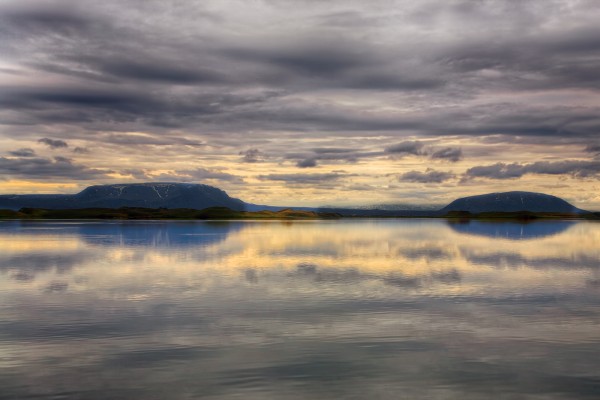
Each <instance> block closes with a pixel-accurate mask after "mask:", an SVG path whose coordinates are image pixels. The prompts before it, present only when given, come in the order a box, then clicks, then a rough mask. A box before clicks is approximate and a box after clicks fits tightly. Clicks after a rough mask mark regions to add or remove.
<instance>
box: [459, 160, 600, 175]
mask: <svg viewBox="0 0 600 400" xmlns="http://www.w3.org/2000/svg"><path fill="white" fill-rule="evenodd" d="M526 174H545V175H571V176H573V177H576V178H589V177H598V176H599V175H600V161H579V160H566V161H554V162H550V161H538V162H535V163H530V164H520V163H510V164H507V163H496V164H492V165H484V166H477V167H472V168H469V169H468V170H467V171H466V173H465V178H489V179H515V178H520V177H522V176H523V175H526Z"/></svg>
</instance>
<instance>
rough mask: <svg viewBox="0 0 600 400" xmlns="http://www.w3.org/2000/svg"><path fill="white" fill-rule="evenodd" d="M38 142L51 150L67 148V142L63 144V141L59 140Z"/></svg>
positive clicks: (44, 139)
mask: <svg viewBox="0 0 600 400" xmlns="http://www.w3.org/2000/svg"><path fill="white" fill-rule="evenodd" d="M38 142H40V143H43V144H45V145H47V146H48V147H50V148H52V149H60V148H65V147H69V145H68V144H67V142H65V141H64V140H60V139H49V138H42V139H40V140H38Z"/></svg>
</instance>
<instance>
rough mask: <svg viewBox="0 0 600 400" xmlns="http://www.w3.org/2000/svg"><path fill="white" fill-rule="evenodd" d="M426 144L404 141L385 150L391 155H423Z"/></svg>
mask: <svg viewBox="0 0 600 400" xmlns="http://www.w3.org/2000/svg"><path fill="white" fill-rule="evenodd" d="M423 146H424V144H423V143H422V142H419V141H417V140H413V141H404V142H401V143H398V144H395V145H392V146H389V147H386V148H385V152H386V153H391V154H412V155H423V154H425V153H424V152H423V150H422V149H423Z"/></svg>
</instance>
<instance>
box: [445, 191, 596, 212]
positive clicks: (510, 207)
mask: <svg viewBox="0 0 600 400" xmlns="http://www.w3.org/2000/svg"><path fill="white" fill-rule="evenodd" d="M440 211H441V212H443V213H447V212H450V211H466V212H469V213H472V214H478V213H486V212H505V213H508V212H519V211H527V212H534V213H565V214H573V213H575V214H580V213H586V212H587V211H584V210H581V209H579V208H577V207H575V206H574V205H572V204H570V203H568V202H566V201H565V200H563V199H561V198H558V197H556V196H551V195H549V194H543V193H533V192H503V193H489V194H482V195H478V196H469V197H463V198H460V199H457V200H454V201H453V202H452V203H450V204H448V205H447V206H446V207H444V208H442V209H441V210H440Z"/></svg>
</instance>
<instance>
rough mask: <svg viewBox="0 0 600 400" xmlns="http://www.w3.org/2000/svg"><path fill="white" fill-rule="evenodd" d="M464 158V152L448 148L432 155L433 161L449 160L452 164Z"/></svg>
mask: <svg viewBox="0 0 600 400" xmlns="http://www.w3.org/2000/svg"><path fill="white" fill-rule="evenodd" d="M462 156H463V154H462V150H461V149H460V148H458V147H456V148H452V147H447V148H445V149H441V150H437V151H435V152H433V153H432V154H431V158H433V159H441V160H448V161H452V162H457V161H460V160H461V159H462Z"/></svg>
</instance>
